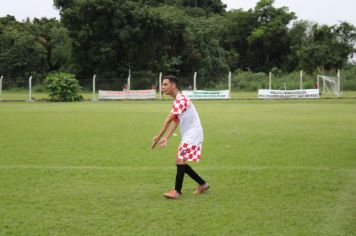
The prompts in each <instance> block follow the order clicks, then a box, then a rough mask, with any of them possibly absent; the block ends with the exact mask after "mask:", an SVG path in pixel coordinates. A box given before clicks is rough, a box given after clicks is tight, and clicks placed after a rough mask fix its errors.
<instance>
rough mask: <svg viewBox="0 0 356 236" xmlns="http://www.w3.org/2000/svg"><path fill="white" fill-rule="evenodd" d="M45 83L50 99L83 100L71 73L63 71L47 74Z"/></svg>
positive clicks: (56, 100)
mask: <svg viewBox="0 0 356 236" xmlns="http://www.w3.org/2000/svg"><path fill="white" fill-rule="evenodd" d="M45 84H46V88H47V90H48V91H49V96H50V97H51V101H54V102H74V101H81V100H83V97H82V96H81V95H79V92H80V89H81V87H80V86H79V83H78V80H76V79H75V76H74V75H72V74H69V73H63V72H58V73H52V74H49V75H48V76H47V77H46V80H45Z"/></svg>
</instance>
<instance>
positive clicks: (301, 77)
mask: <svg viewBox="0 0 356 236" xmlns="http://www.w3.org/2000/svg"><path fill="white" fill-rule="evenodd" d="M299 78H300V89H301V90H302V89H303V70H301V71H300V76H299Z"/></svg>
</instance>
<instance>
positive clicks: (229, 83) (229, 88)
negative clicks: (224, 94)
mask: <svg viewBox="0 0 356 236" xmlns="http://www.w3.org/2000/svg"><path fill="white" fill-rule="evenodd" d="M229 99H231V71H229Z"/></svg>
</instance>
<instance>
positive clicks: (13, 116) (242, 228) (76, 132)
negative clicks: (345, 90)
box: [0, 99, 356, 235]
mask: <svg viewBox="0 0 356 236" xmlns="http://www.w3.org/2000/svg"><path fill="white" fill-rule="evenodd" d="M194 103H195V105H196V108H197V110H198V111H199V114H200V117H201V120H202V123H203V127H204V132H205V143H204V145H203V159H202V161H201V162H200V163H194V164H192V166H193V168H195V169H196V170H197V172H198V173H200V174H201V175H202V177H203V178H205V179H206V180H207V181H208V182H209V183H210V185H211V189H210V190H209V191H208V192H207V193H206V194H203V195H198V196H196V195H192V192H193V191H194V188H195V183H194V182H193V181H192V180H191V179H189V177H188V176H185V181H184V185H183V197H182V198H181V199H179V200H167V199H164V198H163V197H162V193H163V192H165V191H167V190H169V189H171V188H173V187H174V178H175V152H176V147H177V145H178V143H179V136H172V138H171V139H170V141H169V146H168V147H167V148H165V149H160V150H158V149H157V150H153V151H151V150H150V149H149V146H150V144H151V139H152V137H153V136H154V135H155V134H156V133H157V131H158V130H159V128H160V126H161V124H162V122H163V121H164V118H165V117H166V115H167V113H168V111H169V109H170V106H171V101H168V100H166V101H147V102H144V101H132V102H129V101H122V102H97V103H92V102H81V103H44V102H40V103H0V235H355V232H356V223H355V222H356V100H355V99H339V100H338V99H323V100H313V101H258V100H244V101H239V100H231V101H195V102H194ZM177 133H179V131H178V130H177Z"/></svg>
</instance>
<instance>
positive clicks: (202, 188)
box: [193, 183, 210, 194]
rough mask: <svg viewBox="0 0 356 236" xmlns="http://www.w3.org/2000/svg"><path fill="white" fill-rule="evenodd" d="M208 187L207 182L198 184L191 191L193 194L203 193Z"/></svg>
mask: <svg viewBox="0 0 356 236" xmlns="http://www.w3.org/2000/svg"><path fill="white" fill-rule="evenodd" d="M209 188H210V185H209V184H208V183H205V184H203V185H198V186H197V187H196V189H195V191H194V192H193V194H200V193H204V192H205V191H206V190H208V189H209Z"/></svg>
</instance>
